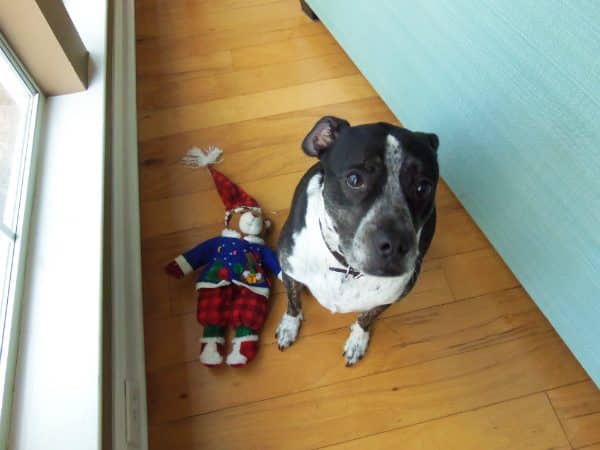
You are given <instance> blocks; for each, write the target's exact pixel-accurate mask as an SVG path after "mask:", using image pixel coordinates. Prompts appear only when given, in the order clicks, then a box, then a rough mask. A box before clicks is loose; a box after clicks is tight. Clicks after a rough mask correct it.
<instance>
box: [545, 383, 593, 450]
mask: <svg viewBox="0 0 600 450" xmlns="http://www.w3.org/2000/svg"><path fill="white" fill-rule="evenodd" d="M548 397H549V398H550V401H551V402H552V406H554V409H555V410H556V414H557V415H558V418H559V419H560V421H561V422H562V424H563V427H564V429H565V431H566V433H567V436H568V438H569V441H570V442H571V444H572V445H573V447H574V448H580V447H585V446H588V445H591V444H597V443H600V390H598V388H597V387H596V385H595V384H594V383H593V382H592V381H591V380H588V381H585V382H583V383H578V384H574V385H572V386H566V387H563V388H559V389H555V390H553V391H550V392H548Z"/></svg>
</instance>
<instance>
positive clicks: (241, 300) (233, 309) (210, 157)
mask: <svg viewBox="0 0 600 450" xmlns="http://www.w3.org/2000/svg"><path fill="white" fill-rule="evenodd" d="M220 155H221V150H219V149H215V148H212V149H209V150H208V151H206V152H205V151H202V150H199V149H192V150H190V151H189V152H188V155H187V156H186V157H185V158H184V163H186V164H188V165H193V166H197V167H205V166H209V165H210V164H213V163H214V162H216V160H217V159H218V158H219V157H220ZM208 169H209V171H210V173H211V175H212V177H213V180H214V182H215V185H216V187H217V191H218V192H219V195H220V196H221V199H222V200H223V203H224V205H225V209H226V211H225V229H224V230H223V231H222V233H221V236H220V237H215V238H212V239H209V240H207V241H205V242H202V243H201V244H199V245H197V246H196V247H194V248H192V249H191V250H189V251H187V252H185V253H183V254H181V255H179V256H177V257H176V258H175V259H174V260H173V261H171V262H170V263H169V264H168V265H167V266H166V267H165V271H166V272H167V273H168V274H169V275H171V276H173V277H175V278H182V277H183V276H184V275H187V274H189V273H191V272H193V271H195V270H197V269H198V268H200V267H202V270H201V272H200V275H199V277H198V281H197V282H196V290H197V292H198V302H197V314H196V317H197V320H198V322H199V323H200V324H201V325H203V326H204V332H203V335H202V339H201V343H202V347H201V352H200V361H201V362H202V363H203V364H205V365H207V366H217V365H219V364H221V363H222V362H223V357H224V350H225V330H226V328H227V327H233V328H234V329H235V337H234V338H233V342H232V349H231V352H230V353H229V355H227V359H226V362H227V364H229V365H230V366H234V367H239V366H243V365H246V364H247V363H248V362H250V361H252V360H253V359H254V358H255V357H256V354H257V352H258V334H259V332H260V330H261V328H262V326H263V323H264V320H265V318H266V314H267V299H268V297H269V287H270V282H269V279H268V276H267V273H268V272H270V273H272V274H274V275H277V276H278V277H279V278H280V277H281V269H280V267H279V263H278V261H277V256H276V254H275V252H273V251H272V250H271V249H270V248H269V247H267V246H266V245H265V244H264V240H263V238H262V235H263V233H264V232H265V230H266V229H267V228H268V227H269V226H270V222H269V221H268V220H267V219H265V218H264V216H263V213H262V210H261V208H260V207H259V205H258V203H257V202H256V200H254V199H253V198H252V197H250V195H248V194H247V193H246V192H244V191H243V190H242V189H240V188H239V187H238V186H237V185H235V184H234V183H232V182H231V181H230V180H229V179H228V178H227V177H225V176H224V175H223V174H222V173H220V172H218V171H217V170H215V169H214V168H213V167H210V166H209V167H208ZM234 214H236V215H239V222H238V227H237V228H238V230H235V229H233V228H230V222H231V219H232V216H233V215H234Z"/></svg>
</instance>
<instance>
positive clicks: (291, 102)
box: [139, 75, 376, 141]
mask: <svg viewBox="0 0 600 450" xmlns="http://www.w3.org/2000/svg"><path fill="white" fill-rule="evenodd" d="M375 95H376V94H375V91H373V88H372V87H371V86H370V85H369V83H368V82H367V81H366V80H365V79H364V78H363V77H362V76H361V75H349V76H345V77H341V78H336V79H333V80H323V81H315V82H312V83H306V84H302V85H296V86H291V87H287V88H281V89H272V90H270V91H266V92H259V93H256V94H248V95H240V96H235V97H230V98H226V99H219V100H212V101H209V102H205V103H201V104H196V105H188V106H180V107H177V108H169V109H164V110H159V111H154V112H146V113H144V114H143V115H142V116H141V117H140V121H139V139H140V140H142V141H144V140H148V139H152V138H156V137H160V136H167V135H170V134H176V133H182V132H186V131H190V130H194V129H199V128H206V127H213V126H217V125H224V124H229V123H233V122H240V121H243V120H251V119H256V118H259V117H267V116H271V115H274V114H281V113H285V112H290V111H298V110H303V109H307V108H313V107H316V106H323V105H327V104H329V103H342V102H348V101H352V100H359V99H365V98H370V97H374V96H375Z"/></svg>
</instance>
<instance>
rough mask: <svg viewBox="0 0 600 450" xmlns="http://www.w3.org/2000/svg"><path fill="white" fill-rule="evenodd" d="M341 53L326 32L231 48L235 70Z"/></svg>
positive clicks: (339, 48)
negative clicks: (253, 45)
mask: <svg viewBox="0 0 600 450" xmlns="http://www.w3.org/2000/svg"><path fill="white" fill-rule="evenodd" d="M334 54H338V55H341V54H342V49H341V47H340V46H339V45H338V43H337V42H335V41H332V40H331V37H330V36H328V35H326V34H316V35H313V36H305V37H302V38H298V39H289V40H287V41H280V42H271V43H268V44H264V45H257V46H255V47H245V48H236V49H233V50H231V56H232V60H233V67H234V69H235V70H242V69H249V68H253V67H261V66H266V65H269V64H280V63H290V62H292V61H298V60H303V59H308V58H315V57H317V56H323V55H326V56H329V55H334Z"/></svg>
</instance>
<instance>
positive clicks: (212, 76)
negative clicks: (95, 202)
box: [136, 0, 600, 450]
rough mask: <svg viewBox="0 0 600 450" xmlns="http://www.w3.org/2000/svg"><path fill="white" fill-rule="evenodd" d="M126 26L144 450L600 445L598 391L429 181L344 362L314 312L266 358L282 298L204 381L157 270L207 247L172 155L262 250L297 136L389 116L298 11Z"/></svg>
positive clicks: (191, 192) (208, 0)
mask: <svg viewBox="0 0 600 450" xmlns="http://www.w3.org/2000/svg"><path fill="white" fill-rule="evenodd" d="M136 14H137V56H138V58H137V71H138V108H139V139H140V147H139V148H140V171H141V172H140V174H141V180H140V183H141V186H140V187H141V199H142V213H141V214H142V235H143V238H142V239H143V242H142V244H143V263H144V268H143V275H144V308H145V311H144V312H145V330H146V365H147V375H148V404H149V421H150V444H151V448H152V449H154V450H157V449H161V450H162V449H164V450H167V449H168V450H174V449H186V450H187V449H215V450H220V449H236V450H238V449H239V450H246V449H260V450H263V449H274V450H283V449H309V448H311V449H313V448H336V449H339V448H345V449H361V450H362V449H398V448H402V449H420V450H423V449H460V450H465V449H478V450H480V449H501V448H502V449H527V450H532V449H549V448H553V449H557V448H560V449H563V448H588V449H596V450H598V449H600V393H599V392H598V390H597V389H596V388H595V387H594V385H593V384H592V382H591V381H590V380H589V378H588V377H587V375H586V374H585V372H584V371H583V370H582V369H581V367H580V366H579V364H578V363H577V362H576V361H575V359H574V358H573V356H572V355H571V353H570V352H569V350H567V348H566V347H565V345H564V344H563V342H562V341H561V340H560V338H559V337H558V336H557V335H556V333H555V332H554V331H553V329H552V327H551V326H550V325H549V323H548V322H547V321H546V320H545V319H544V317H543V316H542V314H541V313H540V311H539V310H538V309H537V308H536V306H535V305H534V303H533V302H532V301H531V299H530V298H529V297H528V295H527V294H526V293H525V292H524V291H523V289H522V288H521V287H520V286H519V283H518V281H517V280H516V279H515V278H514V277H513V275H512V274H511V272H510V271H509V270H508V269H507V267H506V266H505V265H504V263H503V262H502V260H501V259H500V258H499V256H498V255H497V253H496V252H495V251H494V249H493V248H492V247H491V246H490V244H489V243H488V242H487V241H486V239H485V238H484V236H483V235H482V234H481V232H480V231H479V229H478V228H477V227H476V226H475V225H474V223H473V222H472V220H471V219H470V218H469V216H468V215H467V214H466V213H465V211H464V210H463V208H462V207H461V205H460V203H459V202H458V201H457V200H456V198H455V197H454V196H453V195H452V193H451V192H450V191H449V190H448V188H447V187H446V186H445V185H444V184H442V185H441V187H440V189H439V193H438V198H437V204H438V215H439V225H438V230H437V235H436V237H435V239H434V242H433V245H432V247H431V250H430V251H429V254H428V255H427V258H426V263H425V265H424V270H423V272H422V275H421V277H420V279H419V282H418V283H417V285H416V287H415V289H414V291H413V292H412V293H411V294H410V296H409V297H407V298H406V299H405V300H403V301H402V302H401V303H399V304H397V305H394V306H393V307H391V308H389V309H388V310H387V311H386V312H385V314H384V315H383V319H382V320H380V321H379V322H377V324H376V326H375V329H374V332H373V336H372V341H371V346H370V348H369V351H368V353H367V356H366V358H365V359H364V360H363V361H362V362H360V363H359V364H358V365H357V366H355V367H354V368H346V367H344V361H343V359H342V356H341V349H342V345H343V343H344V341H345V339H346V336H347V334H348V326H349V325H350V323H351V322H352V321H353V316H351V315H331V314H329V313H328V312H327V311H326V310H324V309H323V308H321V307H319V306H318V305H317V304H316V302H315V301H314V300H313V299H310V298H307V299H306V301H305V305H306V306H305V315H306V321H305V323H304V325H303V328H302V332H301V337H300V339H299V340H298V342H297V343H296V344H295V345H293V346H292V347H291V348H290V349H288V350H287V351H285V352H283V353H282V352H279V351H278V350H277V347H276V345H275V343H274V337H273V334H274V330H275V326H276V324H277V322H278V320H279V318H280V317H281V315H282V313H283V311H284V306H285V298H284V294H283V293H282V286H281V285H280V284H277V285H276V287H275V289H274V294H273V295H272V297H271V303H272V310H271V312H270V315H269V318H268V321H267V324H266V327H265V330H264V331H263V333H262V347H261V350H260V355H259V357H258V358H257V360H256V361H254V362H253V363H252V364H251V365H250V366H248V367H247V368H244V369H231V368H229V367H222V368H219V369H216V370H209V369H207V368H205V367H204V366H202V365H201V364H200V363H199V362H198V361H197V355H198V352H199V343H198V338H199V337H200V335H201V328H200V327H199V325H197V324H196V322H195V317H194V309H195V294H194V277H193V276H189V277H187V278H186V279H185V280H182V281H177V280H171V279H168V278H167V277H166V276H165V275H164V274H163V273H162V266H163V265H164V264H165V263H166V262H168V261H169V260H170V259H171V258H173V257H174V256H176V255H177V254H179V253H180V252H182V251H183V250H186V249H188V248H190V247H191V246H193V245H195V244H197V243H199V242H201V241H202V240H204V239H207V238H209V237H212V236H215V235H217V234H218V233H219V231H220V229H221V220H222V217H223V206H222V204H221V203H220V199H219V197H218V196H217V194H216V192H215V190H214V186H213V184H212V181H211V179H210V177H209V175H208V173H207V172H206V171H204V170H198V171H192V170H188V169H186V168H184V167H183V166H181V165H180V164H179V162H178V161H179V159H180V158H181V156H182V155H183V154H184V153H185V151H186V150H187V149H188V148H189V147H191V146H193V145H198V146H201V147H202V146H207V145H218V146H221V147H222V148H223V149H224V150H225V161H224V163H223V164H222V165H220V166H219V169H220V170H221V171H223V172H224V173H225V174H227V175H228V176H229V177H230V178H231V179H232V180H234V181H236V182H237V183H239V184H240V185H242V186H243V187H244V189H246V190H247V191H248V192H249V193H251V194H252V195H253V196H255V197H256V198H257V199H258V201H259V202H260V204H261V205H262V206H263V208H264V210H265V211H267V212H268V213H269V214H270V215H271V217H272V219H273V221H274V223H275V233H274V234H273V235H272V236H271V239H270V242H271V243H272V244H273V243H275V242H276V235H277V233H278V231H279V228H280V227H281V225H282V224H283V222H284V219H285V217H286V215H287V212H288V208H289V204H290V199H291V195H292V191H293V189H294V187H295V185H296V183H297V181H298V180H299V178H300V177H301V175H302V173H303V171H304V170H305V169H306V168H307V167H308V166H309V165H310V164H312V160H310V159H309V158H307V157H306V156H304V154H303V153H302V152H301V151H300V146H299V144H300V141H301V139H302V138H303V137H304V134H305V133H306V132H307V130H308V129H309V128H310V127H311V125H312V124H313V123H314V122H315V121H316V120H317V119H318V118H319V117H321V116H323V115H326V114H333V115H337V116H341V117H344V118H347V119H348V120H349V121H350V122H351V123H354V124H358V123H361V122H372V121H380V120H384V121H392V122H396V119H395V117H394V116H393V115H392V114H391V112H390V111H389V110H388V109H387V108H386V106H385V105H384V103H383V102H382V101H381V100H380V99H379V98H378V97H377V95H376V93H375V92H374V91H373V89H372V88H371V87H370V85H369V84H368V83H367V81H366V80H365V79H364V78H363V77H362V76H361V74H360V73H359V72H358V70H357V69H356V67H355V66H354V65H353V64H352V63H351V61H350V60H349V59H348V58H347V56H346V55H345V54H344V52H343V51H342V50H341V48H340V47H339V46H338V45H337V44H336V43H335V41H334V40H333V39H332V37H331V36H330V35H329V33H328V32H327V31H326V30H325V28H324V27H323V26H322V25H321V24H319V23H312V22H310V21H309V20H308V19H307V18H306V17H305V16H304V15H303V14H302V13H301V12H300V8H299V5H298V1H297V0H137V1H136ZM400 119H401V117H400ZM431 131H435V130H431ZM440 151H441V152H443V151H445V149H444V144H443V142H442V145H441V148H440ZM565 301H568V299H565Z"/></svg>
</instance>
